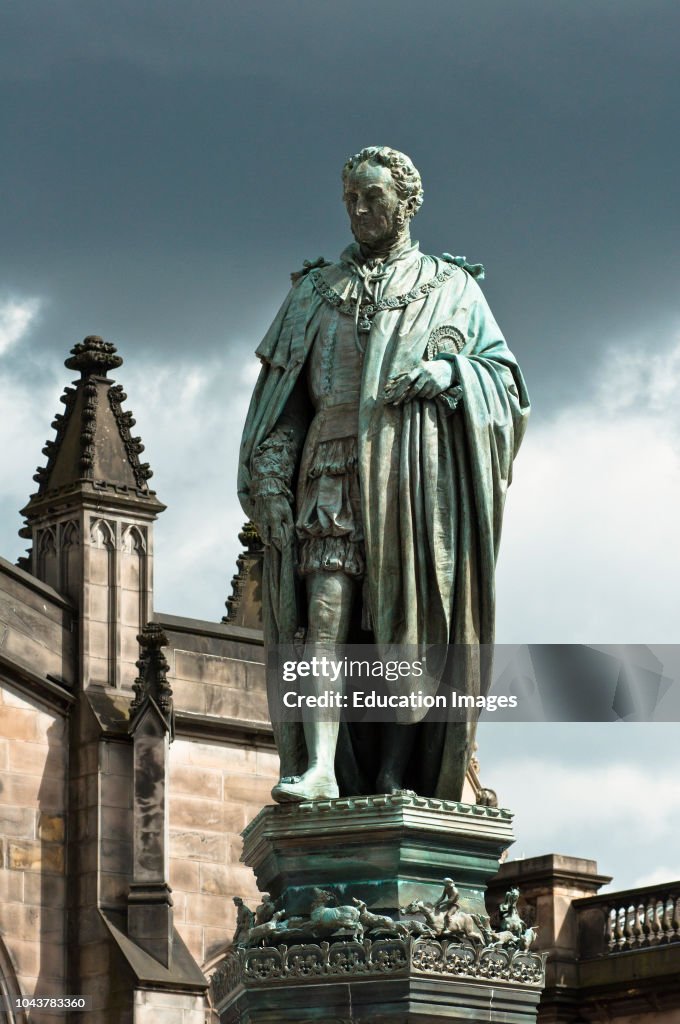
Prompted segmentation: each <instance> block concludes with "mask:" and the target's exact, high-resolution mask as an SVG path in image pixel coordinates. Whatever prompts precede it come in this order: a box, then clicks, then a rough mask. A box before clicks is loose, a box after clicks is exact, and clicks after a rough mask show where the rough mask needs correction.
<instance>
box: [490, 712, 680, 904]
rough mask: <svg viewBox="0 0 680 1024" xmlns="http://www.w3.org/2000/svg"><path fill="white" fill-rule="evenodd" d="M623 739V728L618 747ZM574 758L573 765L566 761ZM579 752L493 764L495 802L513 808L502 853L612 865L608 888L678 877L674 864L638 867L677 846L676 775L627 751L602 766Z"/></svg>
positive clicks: (679, 799) (679, 795)
mask: <svg viewBox="0 0 680 1024" xmlns="http://www.w3.org/2000/svg"><path fill="white" fill-rule="evenodd" d="M625 739H626V734H625V727H624V728H622V729H621V730H620V740H621V745H622V746H623V745H624V744H625ZM562 756H565V755H564V752H563V753H562ZM576 756H578V757H580V763H574V759H575V757H576ZM587 758H588V751H587V749H586V750H580V751H579V752H578V755H577V752H576V751H572V757H571V758H570V759H569V760H568V761H558V760H551V759H546V758H533V757H521V756H520V757H519V758H518V759H516V760H512V761H507V762H502V761H499V762H497V763H494V766H493V774H494V777H495V778H497V779H499V780H502V784H501V783H499V786H498V788H499V790H500V793H499V796H500V802H501V804H502V805H503V806H507V807H510V808H512V810H513V811H514V812H515V833H516V835H517V843H516V844H515V846H513V847H511V850H510V857H511V858H517V857H533V856H539V855H541V854H545V853H547V852H553V853H563V854H567V855H569V856H577V857H588V858H593V859H595V860H597V862H598V867H599V869H600V871H602V872H603V873H607V871H608V869H609V871H610V872H611V868H612V866H613V865H617V874H616V876H615V877H614V880H613V883H612V885H611V886H610V888H614V889H619V888H628V887H631V886H633V885H646V884H654V883H656V882H657V881H670V880H673V879H677V878H679V877H680V870H679V865H677V864H676V865H675V866H674V867H672V866H671V867H668V868H666V867H662V868H658V869H656V868H655V869H654V871H653V873H652V872H651V871H649V872H646V871H644V870H643V865H644V864H645V863H647V864H649V865H650V866H651V865H654V864H656V863H657V862H658V859H659V851H660V850H661V851H663V850H666V851H668V850H672V849H673V848H674V847H675V845H676V844H677V821H678V816H679V815H680V787H678V784H677V779H676V778H675V777H673V776H671V775H668V776H660V774H659V772H658V771H657V770H656V768H655V767H654V766H649V767H648V766H645V765H641V764H635V762H634V754H631V756H630V757H629V758H628V757H627V758H625V759H624V758H623V757H622V758H621V759H620V760H612V761H611V762H610V763H609V764H607V765H606V766H603V765H602V764H597V765H588V764H586V763H584V762H585V761H586V760H587ZM647 879H650V881H649V882H647Z"/></svg>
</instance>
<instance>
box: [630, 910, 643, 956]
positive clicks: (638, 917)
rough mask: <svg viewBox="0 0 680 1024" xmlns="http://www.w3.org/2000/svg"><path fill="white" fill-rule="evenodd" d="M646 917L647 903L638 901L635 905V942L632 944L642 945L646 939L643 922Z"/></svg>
mask: <svg viewBox="0 0 680 1024" xmlns="http://www.w3.org/2000/svg"><path fill="white" fill-rule="evenodd" d="M644 919H645V905H644V903H638V904H637V906H636V907H635V918H634V923H633V942H632V943H631V945H634V946H641V945H642V943H643V942H644V941H645V931H644V927H643V922H644Z"/></svg>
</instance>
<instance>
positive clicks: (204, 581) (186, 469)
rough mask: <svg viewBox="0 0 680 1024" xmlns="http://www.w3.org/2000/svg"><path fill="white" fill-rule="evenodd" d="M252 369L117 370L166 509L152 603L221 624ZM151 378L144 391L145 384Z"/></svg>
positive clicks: (236, 526) (232, 567)
mask: <svg viewBox="0 0 680 1024" xmlns="http://www.w3.org/2000/svg"><path fill="white" fill-rule="evenodd" d="M258 370H259V363H258V362H257V360H255V359H252V360H249V361H248V362H247V363H245V364H242V365H240V366H239V367H238V368H234V367H232V366H227V365H225V364H224V362H223V361H220V360H214V361H213V362H212V363H203V364H201V366H200V367H198V368H197V367H196V365H195V364H194V363H192V362H190V361H187V363H186V364H181V363H177V362H175V363H173V365H172V367H171V368H168V369H165V370H162V371H160V373H159V372H158V371H157V370H156V369H155V368H151V367H148V366H145V365H143V364H141V363H140V362H139V361H137V362H136V363H135V364H134V365H132V364H131V365H130V366H129V367H128V366H125V367H124V368H123V370H121V371H120V372H119V377H120V379H121V381H124V385H125V390H126V392H127V394H128V396H129V398H128V401H127V403H126V408H129V409H130V410H131V411H132V412H133V413H134V415H135V418H136V420H137V425H136V427H135V432H136V433H138V434H139V435H140V436H141V437H142V439H143V441H144V444H145V446H146V451H145V453H144V456H143V457H144V459H148V461H149V463H150V465H151V468H152V469H153V471H154V477H153V479H152V480H151V486H152V487H154V488H155V489H157V491H158V497H159V498H160V500H161V501H164V502H166V503H167V505H168V508H167V510H166V511H165V512H163V513H162V515H161V516H160V518H159V520H158V523H157V524H156V528H155V537H156V549H155V551H156V558H155V588H154V589H155V602H154V603H155V607H156V608H157V609H158V610H160V611H163V612H170V613H172V614H176V615H188V616H191V617H195V618H206V619H210V620H213V621H217V620H219V619H220V618H221V617H222V615H223V614H224V613H225V608H224V602H225V601H226V599H227V597H228V596H229V594H230V593H231V585H230V584H231V577H232V575H233V574H234V572H235V571H236V557H237V555H238V553H239V550H240V545H239V541H238V532H239V530H240V528H241V526H242V524H243V521H244V515H243V512H242V511H241V508H240V506H239V503H238V499H237V496H236V472H237V460H238V447H239V441H240V437H241V430H242V428H243V422H244V419H245V414H246V410H247V407H248V402H249V401H250V393H251V391H252V386H253V379H254V376H255V375H256V374H257V372H258ZM150 382H152V386H151V387H150Z"/></svg>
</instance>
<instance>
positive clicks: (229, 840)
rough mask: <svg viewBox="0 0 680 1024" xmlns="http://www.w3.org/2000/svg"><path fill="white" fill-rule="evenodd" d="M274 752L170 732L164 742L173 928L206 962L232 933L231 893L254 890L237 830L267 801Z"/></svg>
mask: <svg viewBox="0 0 680 1024" xmlns="http://www.w3.org/2000/svg"><path fill="white" fill-rule="evenodd" d="M277 769H278V758H277V756H276V754H275V753H274V752H273V751H270V750H265V749H258V747H257V746H256V745H248V744H243V745H241V746H237V745H236V744H234V745H232V744H227V743H217V742H199V741H197V740H191V739H176V740H175V742H174V743H173V744H172V746H171V748H170V886H171V887H172V898H173V902H174V911H175V913H174V920H175V927H176V928H177V930H178V931H179V933H180V935H181V936H182V938H183V939H184V941H185V942H186V944H187V946H188V947H189V949H190V950H191V953H192V954H193V956H194V958H195V959H196V961H197V963H198V964H200V965H204V964H206V963H208V962H209V961H210V960H211V959H212V958H213V957H214V955H215V954H216V953H217V952H218V951H219V950H220V949H221V948H223V947H224V945H225V944H226V943H227V942H228V941H229V940H230V939H231V937H232V935H233V933H234V927H235V922H236V912H235V908H234V905H233V903H232V898H233V897H234V896H242V897H243V898H244V899H245V900H246V902H247V903H248V904H249V905H250V906H252V907H254V906H255V905H256V903H257V902H259V894H258V891H257V886H256V885H255V879H254V877H253V873H252V871H251V870H250V868H247V867H246V866H245V865H244V864H241V863H240V861H239V858H240V856H241V849H242V841H241V837H240V833H241V832H242V830H243V829H244V828H245V826H246V825H247V824H248V822H249V821H250V820H251V819H252V818H254V817H255V815H256V814H257V813H258V811H259V810H260V809H261V807H262V806H263V805H264V804H266V803H271V797H270V791H271V788H272V786H273V785H274V782H275V781H276V779H277V777H278V775H277Z"/></svg>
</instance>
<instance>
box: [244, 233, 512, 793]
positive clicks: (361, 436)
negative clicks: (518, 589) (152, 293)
mask: <svg viewBox="0 0 680 1024" xmlns="http://www.w3.org/2000/svg"><path fill="white" fill-rule="evenodd" d="M407 256H408V258H406V259H402V260H401V262H400V263H399V265H397V266H395V267H394V268H392V272H391V273H390V275H388V282H387V285H386V289H385V290H384V292H383V294H382V296H381V298H382V301H381V302H380V303H379V304H378V308H377V311H375V312H374V314H373V316H372V321H371V326H370V333H368V334H364V335H363V337H364V338H365V339H366V348H365V355H364V365H363V373H362V381H361V398H360V408H359V432H358V457H359V479H360V486H361V497H362V514H363V523H364V531H365V550H366V580H365V585H364V594H365V597H364V600H365V603H366V604H367V605H368V611H369V615H370V623H371V628H372V632H373V638H374V640H375V642H377V643H378V644H385V645H388V644H410V645H414V646H422V645H430V644H436V645H439V644H441V645H447V644H449V645H455V647H454V648H452V649H455V650H456V651H457V652H458V655H457V656H456V658H455V659H454V663H453V666H452V673H453V676H454V680H453V685H454V686H455V689H457V690H458V691H459V692H465V693H470V694H473V695H477V694H479V693H484V692H485V691H486V688H487V687H488V682H489V671H490V659H489V658H488V657H485V656H484V653H483V652H484V651H486V653H487V654H488V653H489V652H490V650H491V648H490V647H487V648H483V647H482V645H491V644H493V639H494V616H495V587H494V571H495V564H496V559H497V556H498V548H499V542H500V536H501V525H502V517H503V508H504V504H505V496H506V492H507V488H508V486H509V484H510V482H511V479H512V463H513V459H514V457H515V455H516V454H517V451H518V449H519V446H520V443H521V440H522V437H523V434H524V430H525V426H526V420H527V417H528V413H529V398H528V395H527V391H526V387H525V384H524V380H523V378H522V374H521V372H520V369H519V367H518V365H517V362H516V360H515V358H514V356H513V355H512V353H511V352H510V350H509V349H508V347H507V345H506V343H505V339H504V338H503V335H502V334H501V331H500V329H499V327H498V325H497V324H496V321H495V319H494V317H493V315H492V313H491V311H490V309H489V307H488V305H487V303H486V300H485V298H484V296H483V294H482V292H481V290H480V288H479V286H478V285H477V283H476V281H475V280H474V277H473V276H472V274H471V273H470V272H469V271H468V270H467V269H464V267H465V266H467V264H464V266H460V265H457V264H461V263H463V261H462V260H461V259H456V260H455V261H454V260H453V258H452V257H442V258H437V257H432V256H424V255H422V254H420V253H419V252H418V251H417V246H414V247H413V250H410V251H409V254H407ZM343 257H345V254H343ZM470 269H472V270H475V269H476V268H470ZM352 280H354V281H356V276H354V278H353V271H352V268H351V267H350V266H348V261H347V259H344V258H343V259H341V262H340V263H338V264H334V265H332V266H331V265H315V266H312V267H309V268H308V271H307V272H305V273H304V276H301V277H300V278H299V279H298V280H297V282H296V283H295V284H294V286H293V288H292V289H291V291H290V293H289V294H288V296H287V298H286V300H285V301H284V303H283V305H282V307H281V309H280V310H279V313H278V315H277V316H276V318H275V320H274V322H273V324H272V326H271V328H270V329H269V331H268V332H267V334H266V336H265V338H264V339H263V341H262V343H261V345H260V346H259V348H258V349H257V355H258V356H259V357H260V359H261V361H262V364H263V365H262V370H261V372H260V376H259V379H258V381H257V384H256V386H255V390H254V393H253V396H252V400H251V403H250V408H249V411H248V415H247V419H246V424H245V429H244V433H243V439H242V443H241V452H240V468H239V480H238V488H239V498H240V500H241V504H242V506H243V509H244V511H245V513H246V515H248V516H249V517H250V518H253V515H254V511H255V510H254V505H253V501H252V499H251V497H250V482H251V460H252V456H253V453H254V451H255V449H256V448H257V446H258V445H259V444H260V443H261V442H262V441H264V440H265V439H266V438H267V437H268V436H269V435H270V434H271V432H272V431H273V430H274V429H275V427H276V425H277V422H278V421H279V418H280V417H281V416H282V414H284V411H286V416H287V420H288V422H290V421H291V417H290V412H289V410H290V409H292V408H293V407H294V408H295V416H294V419H295V424H296V431H297V434H298V438H299V441H300V447H301V445H302V441H303V440H304V436H305V433H306V429H307V426H308V422H309V419H310V418H311V414H312V412H313V410H311V409H309V410H308V411H307V414H306V415H305V411H304V402H303V404H302V406H301V403H300V395H301V394H304V393H305V391H306V389H305V386H304V377H301V373H302V370H303V367H304V365H305V360H306V358H307V355H308V353H309V351H310V349H311V346H312V344H313V341H314V338H315V336H316V324H317V321H318V319H319V312H320V310H321V309H322V306H323V303H324V302H327V301H335V304H336V305H337V304H338V301H337V300H338V297H340V298H343V296H347V295H349V294H350V288H351V283H352ZM333 297H335V300H334V299H333ZM439 340H440V341H441V342H442V344H441V345H439V344H438V341H439ZM433 345H434V349H433ZM428 351H430V353H432V352H433V351H434V353H435V354H436V356H437V358H446V359H449V360H451V361H452V362H453V364H454V383H456V384H457V385H458V386H459V387H460V388H461V390H462V398H461V400H460V404H459V406H458V407H457V408H456V409H455V411H454V412H453V413H451V411H450V408H448V407H447V405H446V403H445V402H440V401H439V400H426V399H414V400H412V401H410V402H406V403H405V404H403V405H399V406H394V405H389V404H386V403H385V402H384V400H383V397H382V396H383V392H384V388H385V384H386V383H387V381H388V380H389V379H390V378H392V377H394V376H397V375H398V374H401V373H407V372H409V371H410V370H412V369H413V368H415V367H416V366H418V365H419V364H420V363H421V361H422V360H423V358H427V353H428ZM294 396H295V397H294ZM303 604H304V602H302V601H301V600H300V588H299V584H298V583H297V581H296V577H295V567H294V552H293V550H292V548H288V549H287V550H285V551H284V552H283V554H282V553H280V552H278V551H277V550H276V549H275V548H273V547H272V548H270V549H268V551H267V552H266V554H265V563H264V570H263V622H264V628H265V642H266V643H267V644H268V645H277V644H285V643H291V642H292V640H293V637H294V635H295V633H296V631H297V629H298V628H299V626H300V625H301V624H302V623H303V622H304V618H305V615H306V612H305V610H304V608H303V607H302V605H303ZM274 728H275V737H276V740H277V748H278V750H279V755H280V757H281V762H282V775H288V774H290V775H295V774H300V773H301V772H302V771H304V769H305V767H306V760H305V747H304V740H303V737H302V726H301V724H299V723H287V724H279V725H278V726H277V725H276V724H275V726H274ZM376 728H379V727H377V726H376V725H373V726H361V727H360V726H358V725H355V724H350V725H345V724H344V723H343V727H342V729H341V737H340V740H339V742H338V753H337V756H336V773H337V776H338V782H339V785H340V792H341V794H342V795H357V793H359V792H368V793H372V792H374V791H375V789H374V782H375V768H376V766H375V764H374V763H373V762H374V758H375V751H376V749H379V744H376V742H375V736H374V735H372V734H371V729H372V730H375V729H376ZM408 728H414V729H417V730H419V733H418V735H417V737H416V742H415V743H414V745H413V755H412V758H411V760H412V764H411V765H410V767H409V772H408V781H407V785H408V786H409V788H412V789H414V790H416V791H417V792H418V793H419V794H421V795H423V796H437V797H440V798H447V799H454V800H457V799H460V795H461V791H462V786H463V781H464V777H465V770H466V767H467V764H468V761H469V757H470V755H471V753H472V743H473V739H474V723H469V722H467V723H466V722H440V721H428V720H427V718H426V719H425V720H424V721H422V722H420V723H419V724H417V725H413V726H408ZM362 730H363V732H362Z"/></svg>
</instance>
